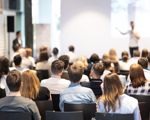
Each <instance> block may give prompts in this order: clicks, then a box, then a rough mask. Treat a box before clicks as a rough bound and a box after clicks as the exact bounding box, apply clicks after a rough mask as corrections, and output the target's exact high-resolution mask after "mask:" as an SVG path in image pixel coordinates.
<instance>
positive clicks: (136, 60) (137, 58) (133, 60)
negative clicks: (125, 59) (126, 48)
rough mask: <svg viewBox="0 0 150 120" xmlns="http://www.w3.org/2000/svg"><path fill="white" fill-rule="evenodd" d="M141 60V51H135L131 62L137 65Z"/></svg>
mask: <svg viewBox="0 0 150 120" xmlns="http://www.w3.org/2000/svg"><path fill="white" fill-rule="evenodd" d="M139 58H140V51H139V50H135V51H134V52H133V57H132V58H130V59H129V62H130V63H131V64H137V62H138V60H139Z"/></svg>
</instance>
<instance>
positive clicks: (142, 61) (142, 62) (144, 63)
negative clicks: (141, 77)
mask: <svg viewBox="0 0 150 120" xmlns="http://www.w3.org/2000/svg"><path fill="white" fill-rule="evenodd" d="M138 64H139V65H141V67H142V68H143V69H147V67H148V59H147V58H144V57H142V58H140V59H139V60H138Z"/></svg>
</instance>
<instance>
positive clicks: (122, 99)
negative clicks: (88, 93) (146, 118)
mask: <svg viewBox="0 0 150 120" xmlns="http://www.w3.org/2000/svg"><path fill="white" fill-rule="evenodd" d="M101 88H102V90H103V95H102V97H100V98H99V100H98V105H99V107H98V112H101V113H106V114H107V113H112V114H114V113H117V114H128V113H133V114H134V120H141V116H140V111H139V107H138V101H137V100H136V99H135V98H133V97H130V96H128V95H126V94H123V86H122V84H121V81H120V79H119V77H118V75H117V74H116V73H109V74H108V75H106V77H105V78H104V84H101Z"/></svg>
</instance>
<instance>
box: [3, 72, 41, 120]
mask: <svg viewBox="0 0 150 120" xmlns="http://www.w3.org/2000/svg"><path fill="white" fill-rule="evenodd" d="M6 83H7V86H8V88H9V90H10V93H9V95H8V96H7V97H4V98H1V99H0V111H11V112H14V111H15V112H30V113H31V115H32V116H33V120H40V119H41V116H40V113H39V111H38V108H37V106H36V104H35V102H33V101H32V100H30V99H28V98H24V97H22V96H21V94H20V88H21V85H22V83H21V74H20V73H19V72H18V71H17V70H13V71H10V72H9V73H8V75H7V78H6Z"/></svg>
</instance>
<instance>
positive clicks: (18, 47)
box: [13, 44, 20, 52]
mask: <svg viewBox="0 0 150 120" xmlns="http://www.w3.org/2000/svg"><path fill="white" fill-rule="evenodd" d="M19 49H20V45H19V44H16V45H13V50H14V52H17V51H18V50H19Z"/></svg>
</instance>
